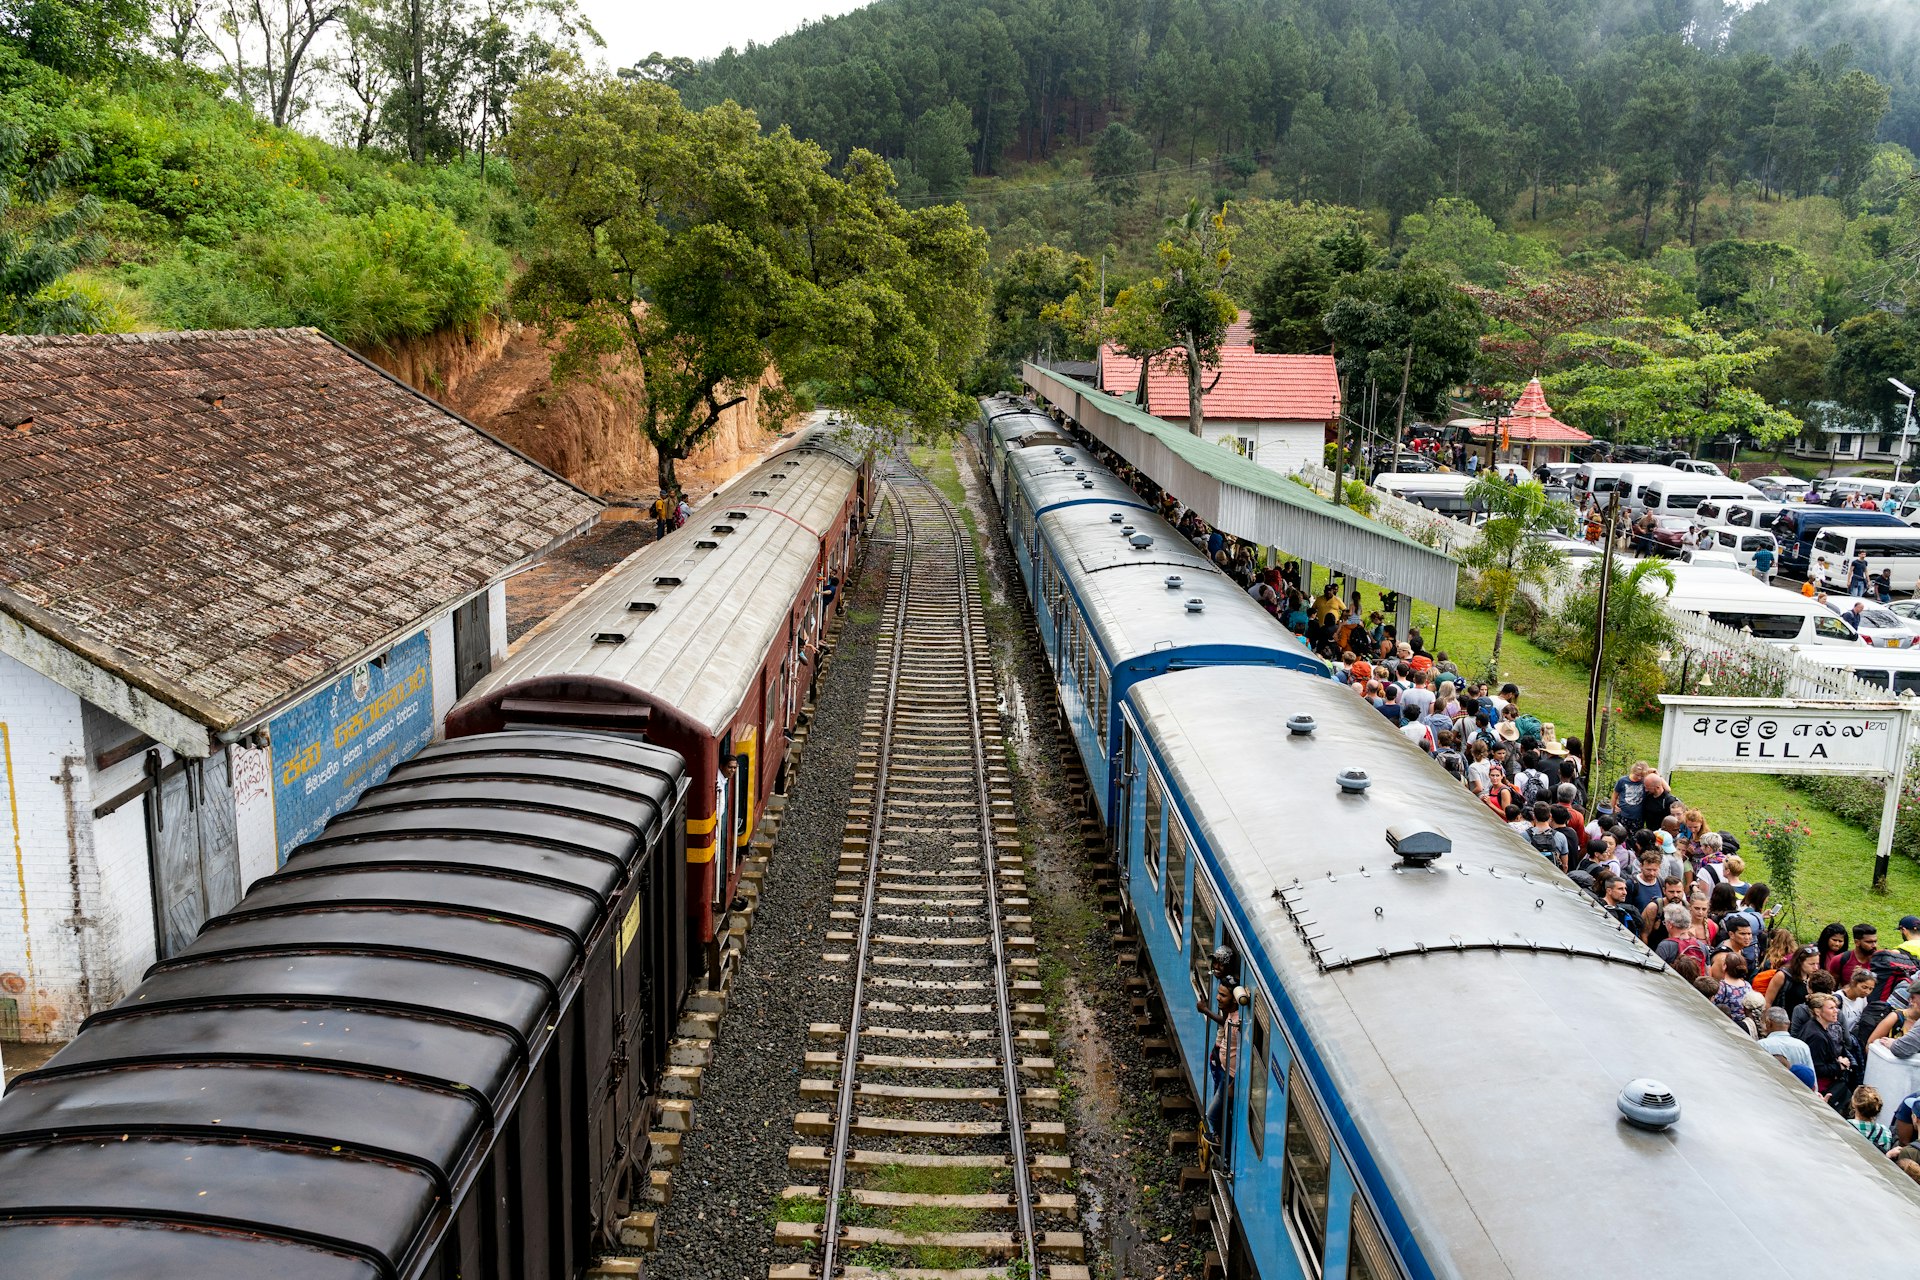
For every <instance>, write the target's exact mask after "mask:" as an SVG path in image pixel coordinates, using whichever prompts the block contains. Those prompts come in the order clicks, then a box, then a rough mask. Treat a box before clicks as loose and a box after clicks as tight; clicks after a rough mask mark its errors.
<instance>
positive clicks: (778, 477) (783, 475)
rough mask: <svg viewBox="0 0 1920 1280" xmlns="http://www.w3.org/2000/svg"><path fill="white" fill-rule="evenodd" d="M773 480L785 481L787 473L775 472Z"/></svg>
mask: <svg viewBox="0 0 1920 1280" xmlns="http://www.w3.org/2000/svg"><path fill="white" fill-rule="evenodd" d="M773 478H774V479H775V480H785V479H786V478H787V473H786V472H784V471H776V472H774V473H773Z"/></svg>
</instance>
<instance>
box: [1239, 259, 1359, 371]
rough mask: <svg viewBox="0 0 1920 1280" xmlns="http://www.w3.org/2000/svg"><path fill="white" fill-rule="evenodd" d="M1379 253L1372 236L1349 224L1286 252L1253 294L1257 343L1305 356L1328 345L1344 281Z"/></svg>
mask: <svg viewBox="0 0 1920 1280" xmlns="http://www.w3.org/2000/svg"><path fill="white" fill-rule="evenodd" d="M1379 256H1380V255H1379V251H1378V250H1377V249H1375V248H1374V246H1373V241H1371V240H1370V239H1368V238H1367V236H1366V235H1365V234H1364V233H1362V232H1360V231H1358V230H1354V229H1352V228H1348V229H1347V230H1344V231H1339V232H1335V233H1334V234H1332V235H1329V236H1324V237H1322V238H1321V239H1320V240H1319V241H1318V242H1316V243H1314V244H1309V245H1302V246H1300V247H1299V248H1297V249H1295V250H1293V251H1292V252H1290V253H1288V254H1287V255H1286V256H1284V257H1282V258H1281V259H1280V260H1279V261H1278V262H1276V263H1274V264H1273V267H1272V268H1271V269H1270V270H1269V271H1268V272H1267V275H1266V278H1265V279H1264V280H1262V281H1261V282H1260V289H1259V292H1258V293H1256V294H1254V296H1253V307H1252V309H1251V311H1252V315H1251V319H1252V327H1253V335H1254V345H1256V346H1257V347H1259V348H1260V350H1262V351H1277V352H1290V353H1294V354H1300V355H1306V354H1311V353H1313V352H1323V351H1325V350H1327V347H1328V344H1329V343H1330V341H1331V339H1329V338H1328V337H1327V325H1326V318H1327V311H1328V309H1329V308H1331V307H1332V306H1333V300H1334V298H1335V297H1336V296H1338V294H1339V290H1340V286H1341V285H1342V284H1343V283H1344V282H1345V281H1346V280H1347V279H1348V278H1349V277H1351V276H1356V275H1359V274H1360V273H1361V272H1363V271H1365V270H1367V268H1369V267H1371V266H1373V264H1374V262H1375V261H1376V260H1377V259H1378V258H1379Z"/></svg>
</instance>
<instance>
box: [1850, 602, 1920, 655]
mask: <svg viewBox="0 0 1920 1280" xmlns="http://www.w3.org/2000/svg"><path fill="white" fill-rule="evenodd" d="M1859 599H1860V597H1858V596H1830V597H1828V599H1827V608H1829V609H1831V610H1833V611H1834V612H1835V613H1837V614H1839V615H1840V616H1841V617H1843V618H1846V619H1848V620H1849V621H1851V620H1852V617H1853V606H1854V603H1855V602H1856V601H1857V600H1859ZM1857 629H1858V630H1859V632H1860V638H1861V639H1862V640H1864V641H1866V642H1867V643H1868V644H1870V645H1872V646H1873V647H1874V648H1876V649H1911V648H1913V647H1914V646H1915V645H1916V644H1920V620H1916V619H1913V618H1907V617H1902V616H1901V615H1900V614H1898V613H1895V612H1894V611H1893V610H1892V609H1890V608H1888V607H1887V606H1886V605H1883V604H1872V603H1869V604H1868V605H1867V607H1866V608H1865V609H1864V610H1862V611H1861V614H1860V624H1859V627H1858V628H1857Z"/></svg>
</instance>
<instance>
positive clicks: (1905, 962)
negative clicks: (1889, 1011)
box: [1867, 947, 1920, 1004]
mask: <svg viewBox="0 0 1920 1280" xmlns="http://www.w3.org/2000/svg"><path fill="white" fill-rule="evenodd" d="M1867 968H1868V969H1869V970H1871V971H1872V973H1873V992H1872V994H1870V995H1869V996H1868V997H1867V1001H1868V1003H1870V1004H1885V1003H1888V1002H1889V1001H1891V1000H1892V999H1893V992H1894V988H1895V987H1898V986H1899V985H1900V984H1901V983H1902V982H1911V981H1912V980H1913V976H1914V974H1915V972H1916V971H1920V960H1917V959H1915V958H1914V957H1913V955H1912V954H1911V953H1910V952H1906V951H1902V950H1900V949H1899V948H1898V947H1895V948H1892V949H1891V950H1887V951H1876V952H1874V953H1873V959H1872V960H1870V961H1868V962H1867Z"/></svg>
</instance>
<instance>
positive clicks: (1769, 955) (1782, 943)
mask: <svg viewBox="0 0 1920 1280" xmlns="http://www.w3.org/2000/svg"><path fill="white" fill-rule="evenodd" d="M1798 946H1799V944H1798V943H1797V942H1795V941H1794V937H1793V931H1792V930H1791V929H1775V930H1773V931H1772V932H1771V933H1769V934H1768V935H1767V938H1766V942H1765V943H1764V944H1762V946H1761V951H1760V971H1759V972H1758V973H1756V974H1754V975H1753V989H1754V990H1755V991H1758V992H1760V993H1761V994H1762V995H1764V994H1766V991H1767V989H1768V987H1770V986H1771V985H1772V984H1773V975H1774V974H1776V973H1778V972H1779V971H1780V969H1781V967H1782V966H1784V965H1785V964H1786V963H1787V957H1788V956H1790V955H1792V954H1793V953H1794V951H1795V950H1796V949H1797V947H1798Z"/></svg>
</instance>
